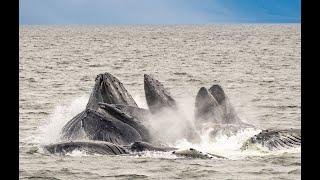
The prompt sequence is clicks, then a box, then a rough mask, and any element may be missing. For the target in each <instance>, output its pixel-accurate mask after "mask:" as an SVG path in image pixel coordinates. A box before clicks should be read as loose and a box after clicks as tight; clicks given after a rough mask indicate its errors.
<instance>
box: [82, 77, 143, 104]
mask: <svg viewBox="0 0 320 180" xmlns="http://www.w3.org/2000/svg"><path fill="white" fill-rule="evenodd" d="M99 102H103V103H108V104H122V105H129V106H134V107H138V105H137V103H136V102H135V101H134V99H133V98H132V96H131V95H130V94H129V92H128V91H127V90H126V89H125V87H124V86H123V84H122V83H121V82H120V81H119V80H118V79H117V78H116V77H114V76H113V75H111V74H110V73H103V74H99V75H97V77H96V80H95V85H94V87H93V90H92V93H91V95H90V98H89V102H88V104H87V107H86V108H89V109H98V108H99V105H98V103H99Z"/></svg>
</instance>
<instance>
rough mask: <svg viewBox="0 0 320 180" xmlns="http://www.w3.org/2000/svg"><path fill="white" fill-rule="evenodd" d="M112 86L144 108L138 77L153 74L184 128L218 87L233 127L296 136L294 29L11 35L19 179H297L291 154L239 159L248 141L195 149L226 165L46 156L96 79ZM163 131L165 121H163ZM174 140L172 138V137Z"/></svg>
mask: <svg viewBox="0 0 320 180" xmlns="http://www.w3.org/2000/svg"><path fill="white" fill-rule="evenodd" d="M104 72H109V73H111V74H113V75H114V76H116V77H117V78H118V79H119V80H120V81H121V82H122V83H123V84H124V86H125V87H126V89H127V90H128V91H129V92H130V93H131V95H132V96H133V98H134V99H135V100H136V101H137V103H138V105H139V106H140V107H144V108H146V107H147V106H146V102H145V96H144V87H143V74H145V73H147V74H153V75H154V76H155V77H156V78H157V79H158V80H159V81H160V82H162V83H163V84H164V86H165V87H166V88H167V89H168V90H169V91H170V93H171V94H172V96H173V97H174V98H175V99H176V100H177V101H178V102H179V104H180V107H182V108H183V109H185V113H186V116H187V117H190V118H192V112H193V107H194V99H195V96H196V94H197V92H198V90H199V88H200V87H207V88H209V87H210V86H211V85H213V84H220V85H221V86H222V87H223V88H224V90H225V92H226V94H227V95H228V96H229V99H230V101H231V103H232V104H233V106H234V107H235V110H236V112H237V113H238V115H239V117H240V118H241V119H242V121H244V122H247V123H250V124H253V125H254V126H256V127H257V128H260V129H266V128H301V98H300V97H301V77H300V73H301V25H300V24H236V25H222V24H221V25H119V26H115V25H110V26H84V25H61V26H60V25H57V26H37V25H21V26H20V27H19V115H20V117H19V152H20V154H19V176H20V178H21V179H300V178H301V151H300V149H293V150H288V151H286V150H285V151H280V152H265V151H260V150H248V151H241V150H240V149H239V148H240V147H241V144H242V143H243V141H244V140H245V139H246V138H248V137H249V136H251V135H252V134H253V133H254V132H250V131H247V132H242V133H240V134H238V135H236V136H233V137H224V136H221V137H220V139H218V140H217V141H216V142H215V143H212V144H210V143H208V142H206V140H205V135H203V136H204V141H203V142H202V144H192V143H189V142H186V141H185V140H183V139H182V140H180V141H178V142H176V147H181V148H183V147H184V148H188V147H190V146H192V147H195V148H198V149H199V150H202V151H204V152H210V151H212V152H214V153H216V154H219V155H223V156H226V157H228V158H229V159H228V160H225V159H223V160H221V159H191V158H180V157H176V156H174V155H170V154H168V153H155V152H153V153H152V152H149V153H144V154H142V155H132V156H128V155H126V156H101V155H88V154H85V153H83V152H77V151H75V152H73V153H70V154H68V155H66V156H59V155H52V154H48V153H46V152H45V151H43V149H42V148H41V147H42V146H43V145H45V144H50V143H54V142H58V141H59V133H60V130H61V128H62V127H63V125H64V124H65V123H66V122H67V121H68V120H70V119H71V118H72V117H73V116H75V115H76V114H77V113H79V112H80V111H82V110H83V109H84V107H85V105H86V103H87V100H88V98H89V95H90V92H91V90H92V88H93V85H94V80H95V77H96V76H97V74H99V73H104ZM168 121H170V120H168ZM173 131H174V130H173Z"/></svg>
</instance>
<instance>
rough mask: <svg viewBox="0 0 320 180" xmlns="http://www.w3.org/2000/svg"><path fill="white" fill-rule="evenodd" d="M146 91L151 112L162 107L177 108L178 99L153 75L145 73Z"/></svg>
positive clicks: (157, 110)
mask: <svg viewBox="0 0 320 180" xmlns="http://www.w3.org/2000/svg"><path fill="white" fill-rule="evenodd" d="M144 92H145V95H146V100H147V104H148V107H149V110H150V111H151V113H155V112H159V111H160V110H161V109H162V108H170V109H177V104H176V101H175V100H174V99H173V98H172V97H171V95H170V93H169V92H168V91H167V90H166V89H165V88H164V86H163V84H162V83H160V82H159V81H158V80H156V79H155V78H154V77H153V76H152V75H148V74H144Z"/></svg>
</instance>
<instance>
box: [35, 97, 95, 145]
mask: <svg viewBox="0 0 320 180" xmlns="http://www.w3.org/2000/svg"><path fill="white" fill-rule="evenodd" d="M88 99H89V97H88V96H85V95H83V96H80V97H78V98H75V99H73V100H72V101H71V103H70V104H68V105H64V106H61V105H58V106H56V107H55V109H54V110H53V112H52V113H51V115H50V116H49V117H48V120H47V121H46V123H45V124H43V125H42V126H40V127H39V129H38V131H39V134H38V136H37V137H36V138H35V141H37V142H38V143H39V144H40V145H45V144H50V143H56V142H58V141H60V135H61V134H60V133H61V130H62V128H63V126H64V125H65V124H66V123H67V122H68V121H69V120H70V119H72V118H73V117H74V116H75V115H77V114H78V113H80V112H81V111H83V110H84V109H85V107H86V104H87V102H88Z"/></svg>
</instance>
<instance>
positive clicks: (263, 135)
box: [44, 73, 301, 158]
mask: <svg viewBox="0 0 320 180" xmlns="http://www.w3.org/2000/svg"><path fill="white" fill-rule="evenodd" d="M144 90H145V97H146V102H147V105H148V109H143V108H139V107H138V105H137V103H136V102H135V100H134V99H133V98H132V96H131V95H130V94H129V93H128V91H127V90H126V89H125V88H124V86H123V84H122V83H121V82H120V81H119V80H118V79H117V78H116V77H114V76H113V75H111V74H110V73H103V74H99V75H97V77H96V79H95V85H94V88H93V90H92V92H91V95H90V98H89V101H88V104H87V105H86V108H85V110H83V111H82V112H80V113H79V114H78V115H76V116H75V117H74V118H72V119H71V120H70V121H69V122H67V124H66V125H65V126H64V127H63V129H62V132H61V138H62V139H63V140H64V141H63V142H60V143H55V144H49V145H45V146H44V149H46V150H47V151H49V152H50V153H59V154H65V153H68V152H72V151H73V150H76V149H77V150H84V151H86V152H87V153H97V154H114V155H118V154H130V153H132V152H141V151H166V152H172V153H174V154H176V155H182V156H192V157H200V158H212V157H217V158H223V157H221V156H218V155H213V154H204V153H202V152H200V151H197V150H195V149H192V148H190V149H188V150H178V149H176V148H173V147H168V146H166V145H164V144H165V142H162V141H160V140H159V139H157V138H155V136H153V135H152V133H151V132H150V129H152V127H150V126H149V125H148V118H149V117H150V115H152V114H157V113H159V112H160V113H161V112H163V110H164V109H170V111H172V112H176V113H178V112H180V111H178V109H179V107H178V105H177V103H176V101H175V100H174V99H173V98H172V97H171V95H170V93H169V92H168V91H167V90H166V89H165V88H164V86H163V84H161V83H160V82H159V81H158V80H156V79H155V78H154V77H153V76H151V75H147V74H145V75H144ZM181 118H183V115H181ZM194 118H195V121H194V125H192V124H191V123H190V122H185V124H186V125H185V128H184V134H183V135H184V137H185V138H186V139H187V140H188V141H191V142H199V140H200V136H199V134H198V132H201V131H205V130H208V129H209V128H211V129H213V130H212V131H211V132H210V136H212V137H214V136H215V135H216V134H217V133H224V134H227V135H230V134H233V133H236V132H238V131H239V130H242V129H244V128H249V127H252V128H255V127H253V126H252V125H250V124H246V123H244V122H242V121H241V120H240V118H239V117H238V116H237V114H236V112H235V110H234V108H233V106H232V105H231V104H230V101H229V99H228V97H227V96H226V95H225V93H224V91H223V89H222V88H221V86H219V85H213V86H212V87H210V88H209V89H207V88H205V87H201V88H200V90H199V92H198V94H197V96H196V100H195V117H194ZM250 144H252V145H254V144H259V145H261V146H263V147H266V148H268V149H269V150H276V149H282V148H291V147H297V146H300V144H301V131H300V129H282V130H281V129H267V130H262V131H261V132H260V133H259V134H257V135H255V136H253V137H251V138H250V139H248V141H246V143H244V146H243V149H246V148H247V147H249V145H250Z"/></svg>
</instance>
